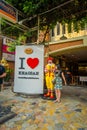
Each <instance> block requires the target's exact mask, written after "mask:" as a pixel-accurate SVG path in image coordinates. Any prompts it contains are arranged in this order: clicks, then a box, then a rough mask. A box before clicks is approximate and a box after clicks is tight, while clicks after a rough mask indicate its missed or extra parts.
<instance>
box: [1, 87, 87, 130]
mask: <svg viewBox="0 0 87 130" xmlns="http://www.w3.org/2000/svg"><path fill="white" fill-rule="evenodd" d="M0 104H2V105H3V106H10V107H11V111H12V112H14V113H16V114H17V115H16V116H15V117H14V118H12V119H9V120H8V121H6V122H4V123H2V124H0V130H87V88H83V87H73V86H71V87H68V86H64V87H63V90H62V99H61V103H59V104H58V103H54V102H53V100H46V99H43V98H42V96H41V95H38V96H36V95H34V96H29V95H27V96H26V95H23V94H19V95H18V94H15V93H13V92H12V91H11V90H10V89H8V90H4V91H3V92H0Z"/></svg>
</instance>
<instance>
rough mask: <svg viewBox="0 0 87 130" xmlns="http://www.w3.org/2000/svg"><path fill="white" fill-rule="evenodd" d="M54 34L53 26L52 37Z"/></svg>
mask: <svg viewBox="0 0 87 130" xmlns="http://www.w3.org/2000/svg"><path fill="white" fill-rule="evenodd" d="M54 35H55V34H54V28H53V29H52V37H53V36H54Z"/></svg>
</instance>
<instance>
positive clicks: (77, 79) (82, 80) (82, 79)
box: [71, 76, 87, 86]
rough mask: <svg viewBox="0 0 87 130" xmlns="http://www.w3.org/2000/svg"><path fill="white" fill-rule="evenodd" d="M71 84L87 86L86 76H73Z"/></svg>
mask: <svg viewBox="0 0 87 130" xmlns="http://www.w3.org/2000/svg"><path fill="white" fill-rule="evenodd" d="M71 85H78V86H87V76H73V77H72V83H71Z"/></svg>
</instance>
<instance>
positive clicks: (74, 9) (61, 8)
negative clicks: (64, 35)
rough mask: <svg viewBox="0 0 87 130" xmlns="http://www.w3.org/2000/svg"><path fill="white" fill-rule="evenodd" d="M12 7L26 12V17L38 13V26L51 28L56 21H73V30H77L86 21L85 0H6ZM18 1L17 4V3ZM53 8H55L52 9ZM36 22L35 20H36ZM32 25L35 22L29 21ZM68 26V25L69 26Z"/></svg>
mask: <svg viewBox="0 0 87 130" xmlns="http://www.w3.org/2000/svg"><path fill="white" fill-rule="evenodd" d="M6 1H8V2H9V3H11V4H12V5H13V6H14V7H16V8H17V9H19V10H20V11H22V12H23V13H25V14H26V17H27V18H29V17H33V16H34V15H37V16H38V14H39V16H40V28H41V29H43V28H44V27H45V26H48V28H49V29H50V28H53V27H54V26H55V25H56V23H57V22H61V23H62V24H63V23H68V24H69V25H70V24H71V23H73V25H74V30H75V31H77V32H78V31H79V29H80V28H81V27H84V26H85V23H87V12H86V10H87V0H83V1H81V0H72V1H70V0H26V1H25V0H21V1H20V0H15V1H14V0H6ZM18 3H19V4H18ZM54 8H55V9H54ZM36 22H37V21H36ZM29 24H32V26H33V27H34V26H35V25H36V24H37V23H36V24H35V23H33V22H32V20H31V21H30V23H29ZM69 27H70V26H69Z"/></svg>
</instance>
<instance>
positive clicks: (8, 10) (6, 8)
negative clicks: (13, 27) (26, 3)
mask: <svg viewBox="0 0 87 130" xmlns="http://www.w3.org/2000/svg"><path fill="white" fill-rule="evenodd" d="M17 15H18V12H17V9H15V8H14V7H13V6H11V5H9V4H8V3H6V2H5V1H4V0H0V17H3V18H5V19H7V20H9V21H11V22H13V23H16V22H17Z"/></svg>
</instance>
